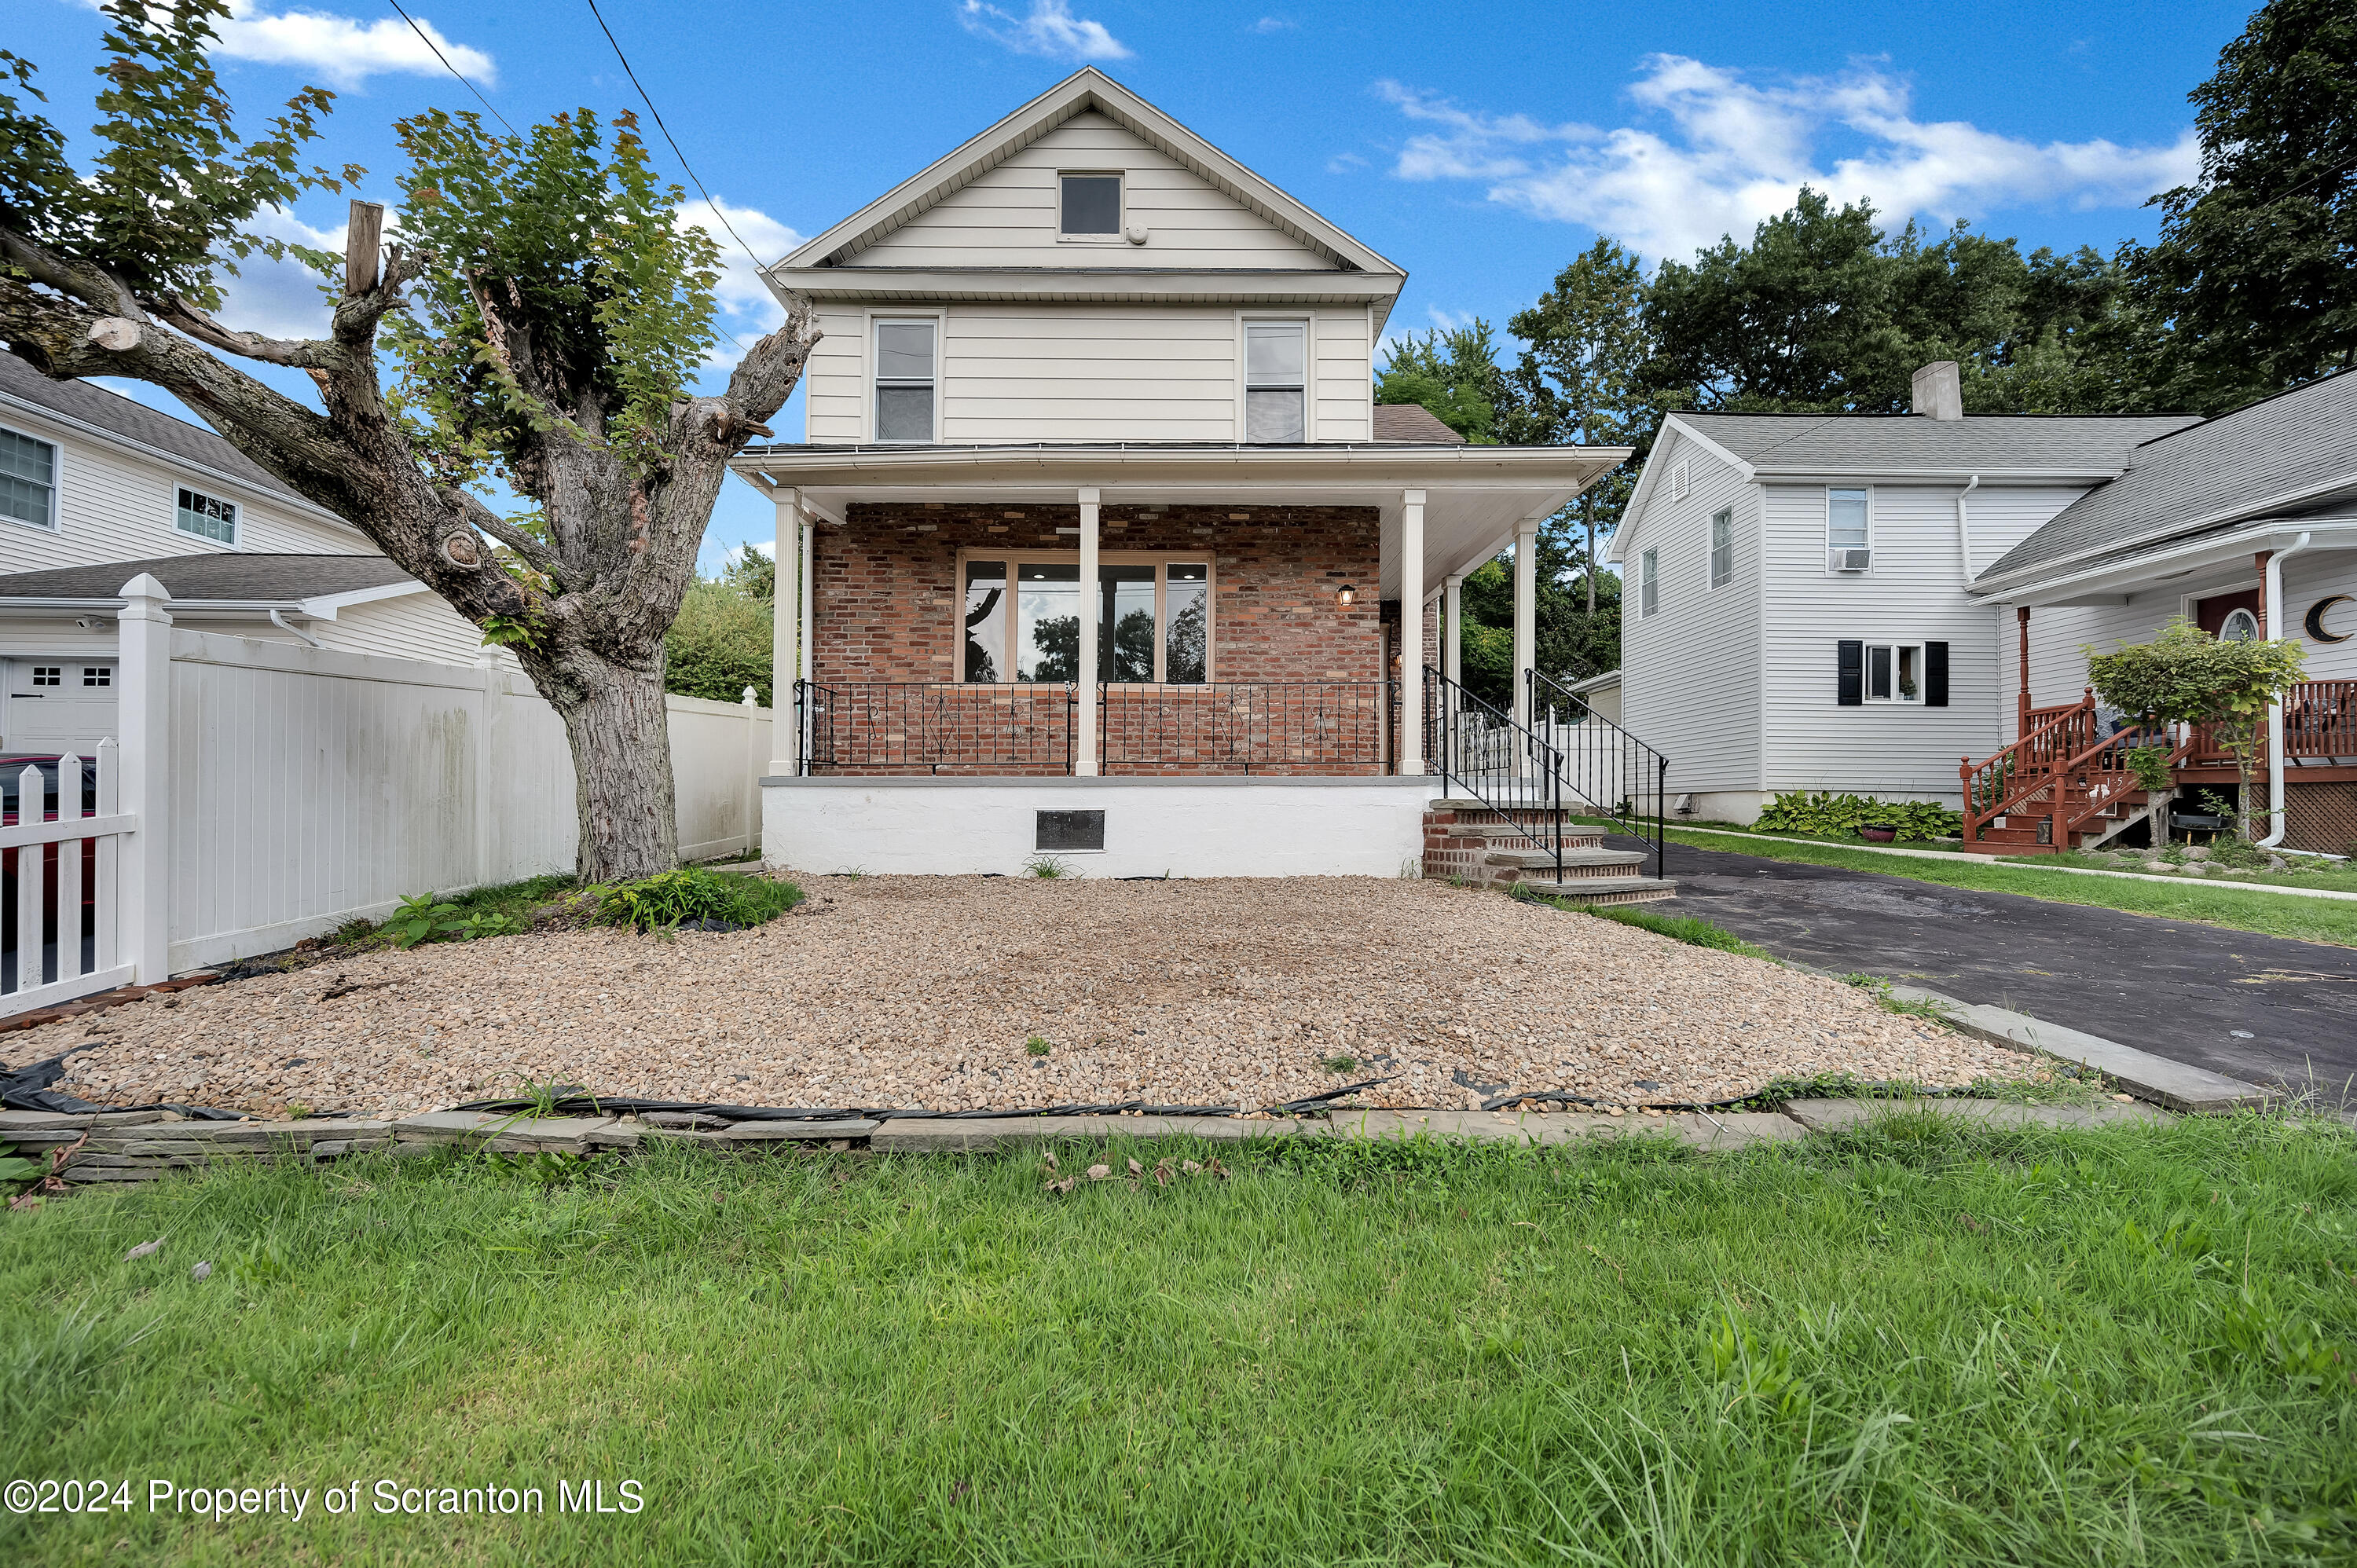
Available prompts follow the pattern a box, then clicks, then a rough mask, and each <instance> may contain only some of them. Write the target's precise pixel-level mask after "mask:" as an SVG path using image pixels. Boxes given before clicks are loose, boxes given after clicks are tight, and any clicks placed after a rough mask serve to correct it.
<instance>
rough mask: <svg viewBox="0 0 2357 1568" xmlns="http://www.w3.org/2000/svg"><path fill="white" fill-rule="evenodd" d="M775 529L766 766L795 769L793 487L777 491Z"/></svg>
mask: <svg viewBox="0 0 2357 1568" xmlns="http://www.w3.org/2000/svg"><path fill="white" fill-rule="evenodd" d="M775 497H776V500H777V503H778V530H777V533H776V535H775V536H774V538H773V539H772V541H771V542H770V554H771V556H772V558H773V559H775V561H776V562H777V564H778V576H777V583H776V586H775V587H774V588H773V589H772V591H771V594H770V714H772V715H773V720H772V722H771V724H770V751H771V752H773V753H774V754H775V755H774V756H772V757H770V774H771V775H772V776H773V777H774V776H777V775H790V774H792V773H795V772H797V771H799V767H798V764H799V763H800V761H801V753H802V731H801V729H800V727H799V726H798V725H795V723H794V721H793V712H794V682H796V681H798V680H800V679H801V678H802V586H801V585H802V570H801V568H802V491H800V490H798V489H792V488H791V487H788V488H786V489H780V490H778V491H776V492H775Z"/></svg>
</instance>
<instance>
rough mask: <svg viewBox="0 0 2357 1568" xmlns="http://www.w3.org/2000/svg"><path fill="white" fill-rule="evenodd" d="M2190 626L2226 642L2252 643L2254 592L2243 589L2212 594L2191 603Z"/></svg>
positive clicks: (2254, 638)
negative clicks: (2235, 591) (2191, 615)
mask: <svg viewBox="0 0 2357 1568" xmlns="http://www.w3.org/2000/svg"><path fill="white" fill-rule="evenodd" d="M2193 624H2194V625H2196V626H2198V627H2200V628H2201V629H2202V630H2204V631H2206V632H2208V633H2209V634H2210V635H2211V636H2212V637H2215V638H2219V639H2223V640H2225V641H2227V642H2256V641H2257V640H2258V639H2259V591H2258V589H2256V588H2244V590H2243V591H2242V592H2241V593H2239V594H2212V595H2211V596H2209V597H2208V598H2206V599H2196V600H2194V601H2193Z"/></svg>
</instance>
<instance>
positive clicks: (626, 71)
mask: <svg viewBox="0 0 2357 1568" xmlns="http://www.w3.org/2000/svg"><path fill="white" fill-rule="evenodd" d="M589 14H590V15H591V16H596V17H597V30H598V31H599V32H601V33H603V34H605V35H606V41H607V42H608V43H609V44H612V45H613V46H614V58H615V59H618V60H620V61H621V62H622V74H623V75H624V76H627V77H629V78H630V85H631V86H632V87H636V88H638V90H639V102H641V103H644V104H645V105H646V106H647V113H650V114H651V115H653V116H654V117H655V129H656V130H658V131H661V132H662V138H663V140H664V141H666V142H669V143H671V151H672V156H673V157H675V158H677V159H678V160H679V166H680V167H682V168H683V169H686V170H687V177H688V178H689V179H690V180H692V181H694V185H695V188H696V193H697V194H698V195H700V196H702V197H703V198H704V204H705V206H706V207H709V208H711V209H712V215H713V216H714V217H715V218H717V219H719V220H720V226H721V227H722V228H723V229H726V230H727V231H728V237H729V238H730V239H732V240H734V241H736V242H737V249H738V250H741V251H743V252H745V257H746V259H747V260H748V261H749V262H751V263H753V267H754V270H755V271H756V272H759V270H760V266H761V258H760V257H759V256H757V255H755V254H753V247H752V246H750V245H748V244H747V243H745V236H744V235H742V234H739V233H738V232H737V225H735V224H734V223H731V222H729V221H728V214H726V212H723V211H722V210H720V203H718V202H716V201H715V200H713V199H712V192H710V191H708V190H706V189H705V188H704V182H703V181H702V180H700V179H696V177H695V170H694V168H692V167H689V165H688V161H687V155H686V154H685V153H683V152H681V151H680V150H679V143H678V142H677V141H676V140H674V139H673V136H672V134H671V127H670V126H668V125H666V124H663V117H662V110H660V109H658V108H656V107H655V101H654V100H653V99H651V98H650V97H648V96H647V90H646V89H645V88H643V87H640V86H639V73H638V72H637V71H635V70H631V69H630V56H628V55H626V54H624V53H623V52H622V44H621V40H620V39H619V38H615V37H614V29H613V28H611V27H608V26H606V18H605V17H604V16H602V15H600V14H599V13H598V10H597V0H589ZM729 341H730V342H732V343H733V342H735V341H736V339H735V338H729Z"/></svg>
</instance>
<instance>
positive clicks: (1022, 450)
mask: <svg viewBox="0 0 2357 1568" xmlns="http://www.w3.org/2000/svg"><path fill="white" fill-rule="evenodd" d="M1629 454H1630V449H1629V448H1628V447H1626V446H1464V445H1458V444H1454V443H1452V444H1447V445H1444V444H1441V443H1438V442H1435V443H1432V444H1429V445H1426V444H1411V443H1405V442H1367V443H1354V442H1317V443H1310V444H1304V445H1300V446H1241V445H1233V444H1229V443H1211V442H1157V441H1125V442H1105V443H1088V442H1082V443H1060V442H1057V443H1050V442H1040V443H1032V444H1026V445H988V446H985V445H962V446H946V445H935V446H851V445H845V446H832V445H830V446H813V445H786V444H780V445H774V446H749V447H748V448H746V449H745V450H744V451H743V452H741V453H739V454H738V455H737V457H736V458H735V460H734V461H732V462H731V463H730V465H729V466H730V467H732V468H734V469H735V470H736V471H737V474H738V475H739V476H740V477H741V478H744V479H746V480H747V481H748V482H749V483H751V484H752V485H753V486H754V487H755V488H756V489H761V490H763V491H765V492H766V493H769V494H770V495H771V496H772V497H773V498H774V499H784V498H783V497H782V496H781V495H780V491H783V490H789V489H791V490H798V491H799V492H800V494H801V498H802V504H803V505H805V506H807V507H808V508H810V509H811V510H813V511H814V512H816V513H817V514H818V515H819V516H821V517H823V518H825V519H827V520H829V521H834V522H841V521H844V519H845V512H844V509H845V507H847V506H849V505H850V504H852V503H853V502H856V501H942V500H984V499H987V500H991V501H1002V500H1003V501H1022V502H1028V503H1031V504H1035V505H1049V506H1053V505H1059V504H1061V505H1071V504H1073V503H1075V502H1076V501H1077V499H1078V493H1079V491H1080V490H1081V489H1082V488H1083V487H1092V488H1094V489H1096V490H1097V491H1098V493H1099V497H1100V499H1101V500H1102V501H1103V503H1104V504H1107V505H1113V506H1140V505H1146V504H1152V503H1157V502H1158V503H1163V504H1196V505H1202V504H1211V503H1222V504H1227V505H1232V506H1239V507H1249V506H1364V507H1372V508H1374V509H1376V510H1377V511H1378V513H1379V514H1380V515H1381V518H1382V533H1381V537H1382V577H1383V596H1385V597H1387V598H1388V597H1396V596H1397V595H1398V592H1399V585H1400V563H1399V541H1400V525H1401V521H1402V512H1403V510H1404V508H1405V492H1407V491H1409V490H1422V491H1423V492H1424V493H1425V508H1424V582H1425V588H1426V595H1427V596H1430V595H1432V594H1437V593H1438V592H1439V591H1440V587H1441V584H1442V580H1443V579H1444V578H1445V577H1447V576H1448V575H1450V574H1452V573H1457V572H1463V571H1468V570H1469V569H1471V568H1472V567H1474V566H1478V565H1480V564H1481V563H1482V562H1484V561H1487V560H1489V559H1490V558H1491V556H1493V555H1495V554H1497V553H1499V552H1500V551H1501V550H1502V549H1504V548H1505V547H1506V546H1507V545H1509V544H1511V543H1512V542H1513V535H1514V527H1515V524H1516V523H1518V522H1520V521H1523V520H1524V519H1526V518H1544V517H1547V516H1550V515H1552V514H1553V513H1554V512H1555V511H1556V510H1560V509H1561V508H1562V507H1563V505H1564V504H1565V503H1566V502H1567V501H1569V500H1570V499H1572V498H1573V497H1575V496H1577V495H1578V494H1579V493H1580V492H1581V491H1582V490H1584V489H1587V487H1588V486H1589V485H1591V484H1594V483H1595V482H1596V480H1597V479H1598V478H1600V477H1602V476H1603V475H1604V474H1606V473H1609V471H1610V470H1611V469H1612V468H1613V467H1616V466H1618V465H1619V464H1620V463H1622V462H1624V461H1625V460H1627V458H1628V456H1629Z"/></svg>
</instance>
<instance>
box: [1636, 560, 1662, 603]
mask: <svg viewBox="0 0 2357 1568" xmlns="http://www.w3.org/2000/svg"><path fill="white" fill-rule="evenodd" d="M1661 607H1662V559H1661V553H1660V552H1658V551H1652V550H1648V551H1646V552H1645V553H1643V554H1642V555H1640V556H1639V557H1638V558H1637V616H1638V618H1639V619H1643V618H1645V617H1647V616H1649V615H1652V613H1653V612H1654V611H1655V610H1658V609H1660V608H1661Z"/></svg>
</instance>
